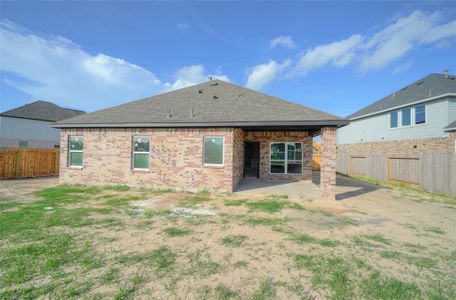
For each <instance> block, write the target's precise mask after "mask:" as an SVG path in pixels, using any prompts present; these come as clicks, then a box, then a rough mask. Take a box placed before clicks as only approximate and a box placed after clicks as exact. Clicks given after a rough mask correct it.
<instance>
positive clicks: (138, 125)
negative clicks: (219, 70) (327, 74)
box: [50, 119, 350, 128]
mask: <svg viewBox="0 0 456 300" xmlns="http://www.w3.org/2000/svg"><path fill="white" fill-rule="evenodd" d="M349 123H350V122H349V120H346V119H340V120H314V121H269V122H268V121H238V122H233V121H231V122H230V121H226V122H142V123H53V124H51V125H50V126H51V127H53V128H195V127H196V128H198V127H258V126H264V127H268V126H269V127H273V126H279V127H282V126H283V127H286V126H319V127H324V126H337V127H340V126H345V125H348V124H349Z"/></svg>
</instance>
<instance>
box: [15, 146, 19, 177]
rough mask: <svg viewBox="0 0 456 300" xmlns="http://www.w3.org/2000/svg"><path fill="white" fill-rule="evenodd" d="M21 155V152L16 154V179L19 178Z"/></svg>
mask: <svg viewBox="0 0 456 300" xmlns="http://www.w3.org/2000/svg"><path fill="white" fill-rule="evenodd" d="M19 153H20V151H19V150H18V151H17V152H16V176H15V177H16V178H18V177H19V159H20V154H19Z"/></svg>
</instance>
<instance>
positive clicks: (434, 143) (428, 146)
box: [339, 132, 456, 155]
mask: <svg viewBox="0 0 456 300" xmlns="http://www.w3.org/2000/svg"><path fill="white" fill-rule="evenodd" d="M455 138H456V133H454V132H453V133H450V136H449V137H439V138H422V139H408V140H396V141H381V142H365V143H355V144H341V145H339V151H347V152H349V153H350V154H352V155H366V154H378V153H387V154H398V153H416V154H418V153H455V152H454V139H455Z"/></svg>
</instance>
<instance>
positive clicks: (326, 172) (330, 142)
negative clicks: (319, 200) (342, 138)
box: [320, 127, 337, 200]
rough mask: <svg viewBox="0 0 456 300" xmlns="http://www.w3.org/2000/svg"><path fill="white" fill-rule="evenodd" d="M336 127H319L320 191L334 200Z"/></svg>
mask: <svg viewBox="0 0 456 300" xmlns="http://www.w3.org/2000/svg"><path fill="white" fill-rule="evenodd" d="M336 130H337V128H336V127H323V128H322V129H321V163H320V191H321V196H322V197H323V198H326V199H331V200H335V197H336V194H335V189H336V158H337V149H336Z"/></svg>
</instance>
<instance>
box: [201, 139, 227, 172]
mask: <svg viewBox="0 0 456 300" xmlns="http://www.w3.org/2000/svg"><path fill="white" fill-rule="evenodd" d="M224 163H225V138H224V137H223V136H205V137H204V138H203V164H204V165H208V166H223V165H224Z"/></svg>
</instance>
